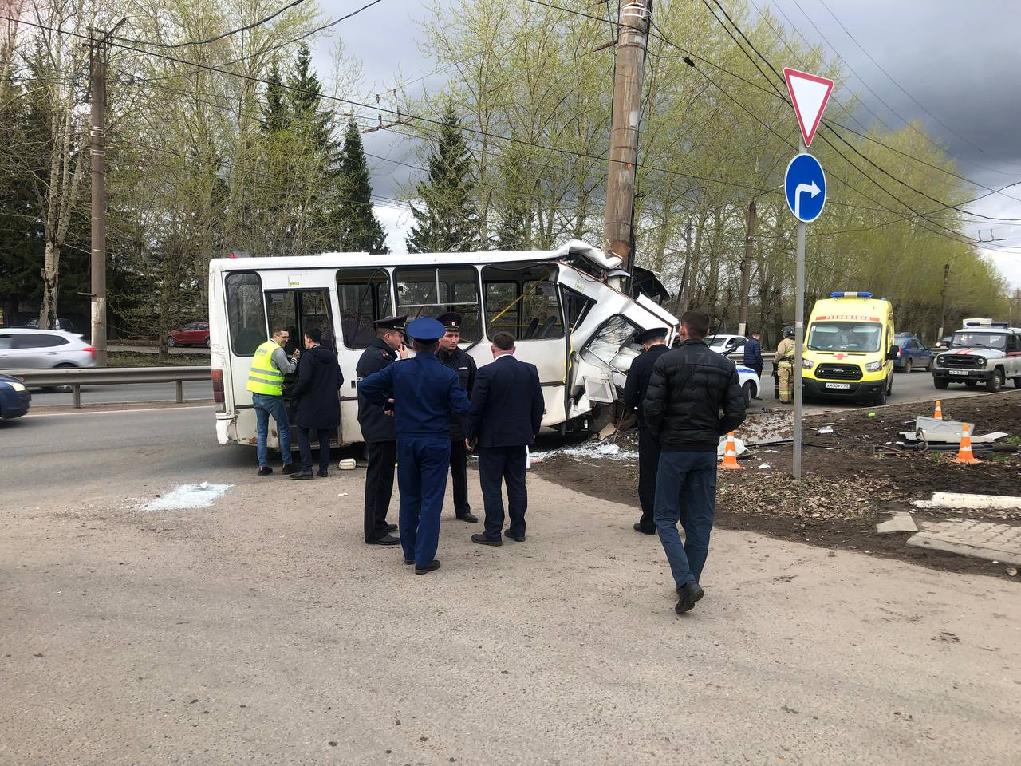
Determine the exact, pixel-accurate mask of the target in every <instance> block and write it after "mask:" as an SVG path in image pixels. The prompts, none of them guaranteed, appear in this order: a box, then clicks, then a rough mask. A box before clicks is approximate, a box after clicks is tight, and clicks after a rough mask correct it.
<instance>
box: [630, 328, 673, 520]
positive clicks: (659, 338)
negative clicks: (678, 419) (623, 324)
mask: <svg viewBox="0 0 1021 766" xmlns="http://www.w3.org/2000/svg"><path fill="white" fill-rule="evenodd" d="M668 332H669V330H667V328H666V327H653V328H652V329H651V330H639V331H638V332H637V333H635V336H634V340H635V342H636V343H641V344H642V346H643V347H644V349H645V350H644V351H643V352H642V353H641V354H639V355H638V356H637V357H635V359H634V361H633V362H631V367H630V368H629V369H628V371H627V379H626V380H625V381H624V408H625V411H626V412H631V411H633V410H637V412H638V502H639V504H640V505H641V507H642V518H641V519H639V520H638V521H636V522H635V524H634V530H635V531H636V532H642V533H643V534H646V535H654V534H656V522H655V521H653V518H652V511H653V508H654V506H655V502H656V468H657V466H658V465H659V441H657V439H656V437H654V436H653V435H652V433H651V432H650V431H649V427H648V426H647V425H646V423H645V416H644V414H643V413H642V407H641V404H642V401H643V400H644V399H645V391H646V389H647V388H648V387H649V378H651V377H652V367H653V365H654V364H656V360H657V359H659V358H660V357H661V356H662V355H663V354H665V353H666V352H667V351H669V350H670V349H669V348H667V345H666V336H667V333H668Z"/></svg>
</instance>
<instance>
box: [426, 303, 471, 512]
mask: <svg viewBox="0 0 1021 766" xmlns="http://www.w3.org/2000/svg"><path fill="white" fill-rule="evenodd" d="M462 319H463V317H462V316H461V315H460V314H458V313H457V312H456V311H449V312H447V313H446V314H440V315H439V316H438V317H436V321H437V322H439V323H440V324H442V325H443V327H444V329H445V330H446V332H445V333H444V334H443V337H442V338H440V349H439V351H437V352H436V358H437V359H439V360H440V362H442V363H443V365H444V366H445V367H449V368H450V369H451V370H453V371H454V373H455V374H456V375H457V380H458V383H459V384H460V386H461V388H463V389H464V391H465V393H466V394H467V395H468V398H469V399H471V394H472V389H473V388H474V387H475V373H476V371H477V367H476V365H475V360H474V359H472V357H471V355H470V354H469V353H468V352H467V351H463V350H461V348H460V347H459V346H458V345H457V344H458V343H459V342H460V340H461V321H462ZM450 481H451V484H452V485H453V486H452V487H451V489H452V490H453V494H454V516H456V517H457V518H459V519H461V521H466V522H468V523H469V524H477V523H478V521H479V519H478V517H477V516H475V515H474V514H473V513H472V509H471V506H470V505H469V504H468V448H467V446H465V443H464V427H463V425H462V423H461V418H460V417H458V416H457V415H451V417H450Z"/></svg>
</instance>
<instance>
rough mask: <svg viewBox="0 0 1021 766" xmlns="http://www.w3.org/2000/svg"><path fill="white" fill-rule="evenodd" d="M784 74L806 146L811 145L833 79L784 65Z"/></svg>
mask: <svg viewBox="0 0 1021 766" xmlns="http://www.w3.org/2000/svg"><path fill="white" fill-rule="evenodd" d="M783 76H784V79H785V80H787V92H788V93H789V94H790V96H791V103H792V104H793V105H794V114H795V115H797V117H798V127H799V128H801V135H802V137H803V138H804V139H805V146H811V145H812V139H813V138H815V131H816V129H817V128H818V127H819V122H820V120H822V113H823V111H824V110H825V109H826V102H827V101H829V100H830V93H831V92H832V91H833V80H827V79H826V78H825V77H819V76H818V75H814V74H809V73H808V72H799V71H798V70H797V69H791V68H790V67H784V70H783Z"/></svg>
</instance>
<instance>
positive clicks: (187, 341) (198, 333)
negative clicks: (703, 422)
mask: <svg viewBox="0 0 1021 766" xmlns="http://www.w3.org/2000/svg"><path fill="white" fill-rule="evenodd" d="M167 345H168V346H202V347H203V348H209V322H191V323H190V324H186V325H185V326H184V327H182V328H181V329H179V330H171V331H170V337H169V338H167Z"/></svg>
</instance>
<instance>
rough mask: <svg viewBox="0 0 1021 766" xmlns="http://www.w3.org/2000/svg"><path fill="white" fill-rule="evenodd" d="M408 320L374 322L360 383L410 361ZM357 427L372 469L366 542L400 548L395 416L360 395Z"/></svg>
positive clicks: (367, 482)
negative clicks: (393, 512) (395, 519)
mask: <svg viewBox="0 0 1021 766" xmlns="http://www.w3.org/2000/svg"><path fill="white" fill-rule="evenodd" d="M405 321H407V317H406V316H400V317H386V318H384V319H380V320H378V321H377V322H375V326H376V340H375V341H373V342H372V345H370V346H369V347H368V348H367V349H365V351H364V352H363V353H362V356H361V358H360V359H359V360H358V366H357V368H356V369H357V372H358V380H359V381H362V380H364V379H365V378H367V377H369V376H370V375H372V374H373V373H375V372H379V371H380V370H383V369H386V368H387V367H388V366H390V365H391V364H393V363H394V362H395V361H397V360H398V359H407V358H408V351H407V349H406V348H405V347H404V323H405ZM358 424H359V425H360V426H361V427H362V438H363V439H365V452H366V456H367V457H368V459H369V467H368V468H367V469H366V471H365V542H366V543H368V544H369V545H399V544H400V542H401V541H400V540H399V539H398V538H397V537H395V536H394V535H393V532H394V531H396V529H397V527H396V525H394V524H388V523H387V520H386V514H387V510H389V508H390V499H391V498H392V497H393V491H394V465H395V464H396V463H397V434H396V432H395V431H394V419H393V415H392V413H388V410H387V406H386V403H376V402H371V401H369V400H368V399H367V398H366V396H365V394H363V393H362V392H361V390H359V391H358Z"/></svg>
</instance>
